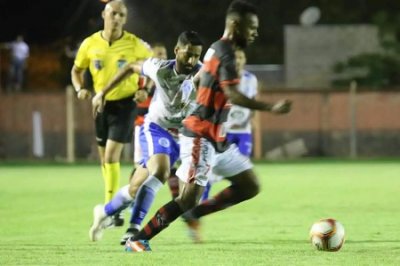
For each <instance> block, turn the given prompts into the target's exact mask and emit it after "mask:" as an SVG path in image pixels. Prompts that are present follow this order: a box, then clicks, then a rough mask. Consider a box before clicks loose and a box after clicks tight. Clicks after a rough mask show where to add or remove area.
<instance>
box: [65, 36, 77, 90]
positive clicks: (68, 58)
mask: <svg viewBox="0 0 400 266" xmlns="http://www.w3.org/2000/svg"><path fill="white" fill-rule="evenodd" d="M79 45H80V43H78V42H76V41H75V40H74V39H73V38H72V37H71V36H68V37H66V38H65V40H64V43H63V48H62V49H63V52H62V55H61V69H62V70H61V71H62V84H63V86H64V87H66V86H67V85H69V84H71V69H72V67H73V66H74V60H75V56H76V53H77V51H78V48H79Z"/></svg>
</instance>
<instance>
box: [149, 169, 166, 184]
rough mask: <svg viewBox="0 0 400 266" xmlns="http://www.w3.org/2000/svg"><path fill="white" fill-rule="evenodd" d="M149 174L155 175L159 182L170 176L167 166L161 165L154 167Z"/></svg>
mask: <svg viewBox="0 0 400 266" xmlns="http://www.w3.org/2000/svg"><path fill="white" fill-rule="evenodd" d="M151 175H153V176H155V177H157V178H158V179H159V180H160V181H161V182H163V183H164V182H165V181H166V180H167V179H168V177H169V176H170V170H169V167H162V166H160V167H156V168H155V169H153V171H152V172H151Z"/></svg>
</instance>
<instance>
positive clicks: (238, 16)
mask: <svg viewBox="0 0 400 266" xmlns="http://www.w3.org/2000/svg"><path fill="white" fill-rule="evenodd" d="M257 29H258V16H257V11H256V8H255V7H254V6H253V5H252V4H250V3H249V2H246V1H243V0H235V1H233V2H232V3H231V4H230V6H229V8H228V10H227V14H226V20H225V30H224V34H223V36H222V38H221V39H220V40H218V41H216V42H214V43H213V44H212V45H211V47H210V48H209V50H208V51H207V53H206V55H205V56H204V62H203V63H204V65H203V68H202V70H201V71H200V72H199V73H200V75H199V79H200V80H199V87H198V92H197V98H196V104H197V107H196V109H195V110H194V112H193V113H192V114H191V115H190V116H189V117H187V118H186V119H185V120H184V128H185V129H184V132H183V135H184V136H183V137H182V138H181V140H180V146H181V160H182V164H181V166H180V167H179V169H178V171H177V175H178V176H179V178H180V179H181V180H182V181H184V182H185V185H184V187H183V189H182V191H181V193H180V195H179V197H178V198H176V199H175V200H172V201H170V202H168V203H167V204H165V205H164V206H162V207H161V208H160V209H159V210H158V211H157V212H156V214H155V215H154V217H153V218H152V219H151V220H150V221H149V223H148V224H147V225H146V226H145V227H144V228H143V229H142V230H141V231H140V232H139V233H138V234H137V235H136V236H135V237H132V238H130V239H128V241H127V242H126V244H125V249H126V250H127V251H132V252H137V251H148V250H150V246H149V243H148V240H150V239H151V238H153V237H154V236H155V235H156V234H158V233H159V232H160V231H162V230H163V229H164V228H166V227H167V226H168V225H169V224H170V223H171V222H172V221H174V220H175V219H176V218H178V217H179V216H180V215H182V214H183V213H184V212H185V211H187V210H190V209H192V208H193V207H195V206H196V205H197V204H198V202H199V199H200V197H201V195H202V193H203V191H204V187H205V186H206V184H207V181H208V178H209V173H210V171H213V173H215V174H218V175H221V176H224V177H225V178H226V179H227V180H229V181H230V182H231V185H230V186H229V187H227V188H225V189H224V190H222V191H221V192H220V193H218V194H217V195H216V196H215V197H214V198H212V199H210V200H208V201H205V202H203V203H202V204H201V205H198V206H197V207H195V208H193V209H192V210H191V211H190V212H189V213H188V215H185V216H186V219H191V220H195V219H198V218H200V217H202V216H204V215H207V214H210V213H214V212H217V211H220V210H223V209H225V208H227V207H230V206H233V205H235V204H238V203H240V202H242V201H245V200H248V199H250V198H253V197H254V196H256V195H257V194H258V192H259V182H258V178H257V176H256V175H255V173H254V172H253V170H252V168H253V166H252V164H251V162H250V160H249V158H248V157H246V156H244V155H242V154H241V153H240V152H239V150H238V148H237V147H236V145H235V144H229V143H228V142H227V141H226V138H225V135H226V133H225V129H224V125H223V123H224V122H225V121H226V118H227V115H228V112H229V108H230V105H231V104H236V105H240V106H243V107H247V108H249V109H253V110H260V111H268V112H272V113H276V114H284V113H288V112H289V111H290V109H291V102H290V101H288V100H282V101H278V102H277V103H274V104H271V103H265V102H260V101H257V100H254V99H250V98H247V97H246V96H244V95H243V94H241V93H240V92H239V90H238V84H239V74H238V73H237V71H236V68H235V49H236V48H241V49H243V48H245V47H246V46H247V45H248V44H250V43H252V42H253V41H254V40H255V38H256V37H257V36H258V33H257ZM188 216H189V217H188Z"/></svg>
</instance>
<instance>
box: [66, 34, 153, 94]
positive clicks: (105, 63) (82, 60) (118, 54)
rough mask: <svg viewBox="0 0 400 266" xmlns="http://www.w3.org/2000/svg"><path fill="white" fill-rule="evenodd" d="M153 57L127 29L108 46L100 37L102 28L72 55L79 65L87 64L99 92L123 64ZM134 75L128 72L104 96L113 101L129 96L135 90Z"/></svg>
mask: <svg viewBox="0 0 400 266" xmlns="http://www.w3.org/2000/svg"><path fill="white" fill-rule="evenodd" d="M150 56H152V51H151V48H150V46H149V45H148V44H147V43H145V42H144V41H143V40H141V39H140V38H138V37H136V36H135V35H134V34H131V33H129V32H127V31H124V32H123V35H122V37H121V38H120V39H118V40H116V41H114V42H113V43H112V44H111V45H110V44H109V43H108V42H107V41H106V40H104V39H103V38H102V37H101V31H99V32H96V33H94V34H92V35H91V36H89V37H87V38H86V39H85V40H84V41H83V42H82V44H81V46H80V47H79V50H78V53H77V55H76V58H75V62H74V63H75V65H76V66H77V67H78V68H81V69H86V68H88V67H89V70H90V73H91V74H92V77H93V84H94V89H95V91H96V92H99V91H100V90H101V89H103V88H104V86H105V85H107V84H108V83H109V82H110V81H111V79H112V78H113V77H114V76H115V74H116V73H117V72H118V70H119V69H120V68H122V67H123V66H124V65H125V64H126V63H130V62H135V61H139V60H144V59H146V58H149V57H150ZM138 79H139V76H138V75H137V74H133V75H131V76H130V77H129V78H127V79H125V80H124V81H122V82H121V83H119V84H118V86H117V87H115V88H114V89H113V90H112V91H110V92H109V93H108V94H107V95H106V100H109V101H115V100H119V99H123V98H127V97H130V96H132V95H133V94H134V93H135V92H136V91H137V89H138Z"/></svg>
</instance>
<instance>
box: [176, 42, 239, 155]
mask: <svg viewBox="0 0 400 266" xmlns="http://www.w3.org/2000/svg"><path fill="white" fill-rule="evenodd" d="M203 61H204V62H203V67H202V70H201V76H200V84H199V88H198V91H197V96H196V108H195V109H194V111H193V113H192V114H191V115H190V116H188V117H187V118H186V119H185V120H184V121H183V125H184V129H183V134H184V135H186V136H189V137H196V136H197V137H204V138H206V139H208V140H209V141H210V142H211V143H212V144H213V145H214V147H215V149H216V150H217V151H220V152H222V151H224V150H225V149H226V148H227V143H226V140H225V135H226V130H225V129H224V127H223V123H224V122H225V121H226V119H227V116H228V113H229V109H230V103H229V101H228V97H227V96H226V95H225V93H224V88H225V87H226V86H227V85H233V84H238V83H239V82H240V80H239V75H238V73H237V71H236V67H235V53H234V49H233V46H232V43H231V42H230V41H229V40H225V39H221V40H218V41H216V42H215V43H213V44H212V45H211V47H210V48H209V49H208V51H207V53H206V55H205V56H204V60H203Z"/></svg>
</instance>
